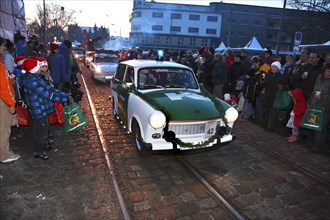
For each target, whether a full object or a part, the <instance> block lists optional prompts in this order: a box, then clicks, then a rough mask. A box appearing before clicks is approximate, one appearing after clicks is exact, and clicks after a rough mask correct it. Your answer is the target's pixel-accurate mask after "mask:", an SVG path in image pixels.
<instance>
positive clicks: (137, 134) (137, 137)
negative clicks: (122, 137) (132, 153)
mask: <svg viewBox="0 0 330 220" xmlns="http://www.w3.org/2000/svg"><path fill="white" fill-rule="evenodd" d="M132 133H133V137H134V144H135V148H136V150H137V151H138V153H139V154H140V155H141V156H149V155H150V154H151V148H150V149H149V148H148V147H147V146H146V144H145V143H144V142H143V138H142V135H141V129H140V126H139V124H138V123H137V122H136V121H135V122H134V123H133V125H132Z"/></svg>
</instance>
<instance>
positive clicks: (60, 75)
mask: <svg viewBox="0 0 330 220" xmlns="http://www.w3.org/2000/svg"><path fill="white" fill-rule="evenodd" d="M50 73H51V76H52V79H53V81H54V83H55V84H59V83H65V82H69V81H70V79H71V65H70V51H69V49H68V48H67V47H66V46H65V44H63V43H62V44H61V46H60V47H59V50H58V52H57V53H55V55H54V58H53V61H52V65H51V70H50Z"/></svg>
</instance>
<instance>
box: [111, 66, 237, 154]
mask: <svg viewBox="0 0 330 220" xmlns="http://www.w3.org/2000/svg"><path fill="white" fill-rule="evenodd" d="M111 94H112V96H111V99H112V103H113V113H114V115H115V116H116V117H117V118H118V119H120V120H121V121H122V123H123V124H124V126H125V127H126V128H127V129H128V131H129V132H131V133H133V135H134V138H135V146H136V148H137V150H138V151H140V152H143V151H147V150H171V149H178V150H187V149H195V148H205V147H211V146H214V145H218V144H222V143H225V142H230V141H232V140H233V138H234V134H233V133H232V127H233V125H234V121H235V120H236V119H237V117H238V112H237V111H236V109H235V108H233V107H231V106H230V105H229V104H227V103H226V102H224V101H222V100H221V99H218V98H216V97H214V96H212V95H210V94H209V93H207V92H206V90H204V89H203V88H201V87H200V86H199V84H198V82H197V79H196V77H195V74H194V72H193V71H192V69H190V68H189V67H187V66H184V65H181V64H178V63H174V62H166V61H154V60H129V61H123V62H121V63H120V64H119V66H118V68H117V71H116V74H115V76H114V78H113V79H112V80H111Z"/></svg>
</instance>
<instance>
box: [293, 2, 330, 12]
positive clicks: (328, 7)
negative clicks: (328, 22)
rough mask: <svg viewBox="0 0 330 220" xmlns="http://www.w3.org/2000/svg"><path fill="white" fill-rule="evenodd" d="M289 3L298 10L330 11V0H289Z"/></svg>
mask: <svg viewBox="0 0 330 220" xmlns="http://www.w3.org/2000/svg"><path fill="white" fill-rule="evenodd" d="M288 3H289V5H290V6H291V7H292V8H295V9H298V10H306V11H315V12H330V1H329V0H289V2H288Z"/></svg>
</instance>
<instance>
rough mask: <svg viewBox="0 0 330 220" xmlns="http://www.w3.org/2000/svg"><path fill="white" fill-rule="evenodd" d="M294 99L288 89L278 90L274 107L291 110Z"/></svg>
mask: <svg viewBox="0 0 330 220" xmlns="http://www.w3.org/2000/svg"><path fill="white" fill-rule="evenodd" d="M292 104H293V100H292V98H291V96H290V95H289V91H288V90H282V91H276V95H275V100H274V104H273V108H275V109H283V110H290V109H292Z"/></svg>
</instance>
